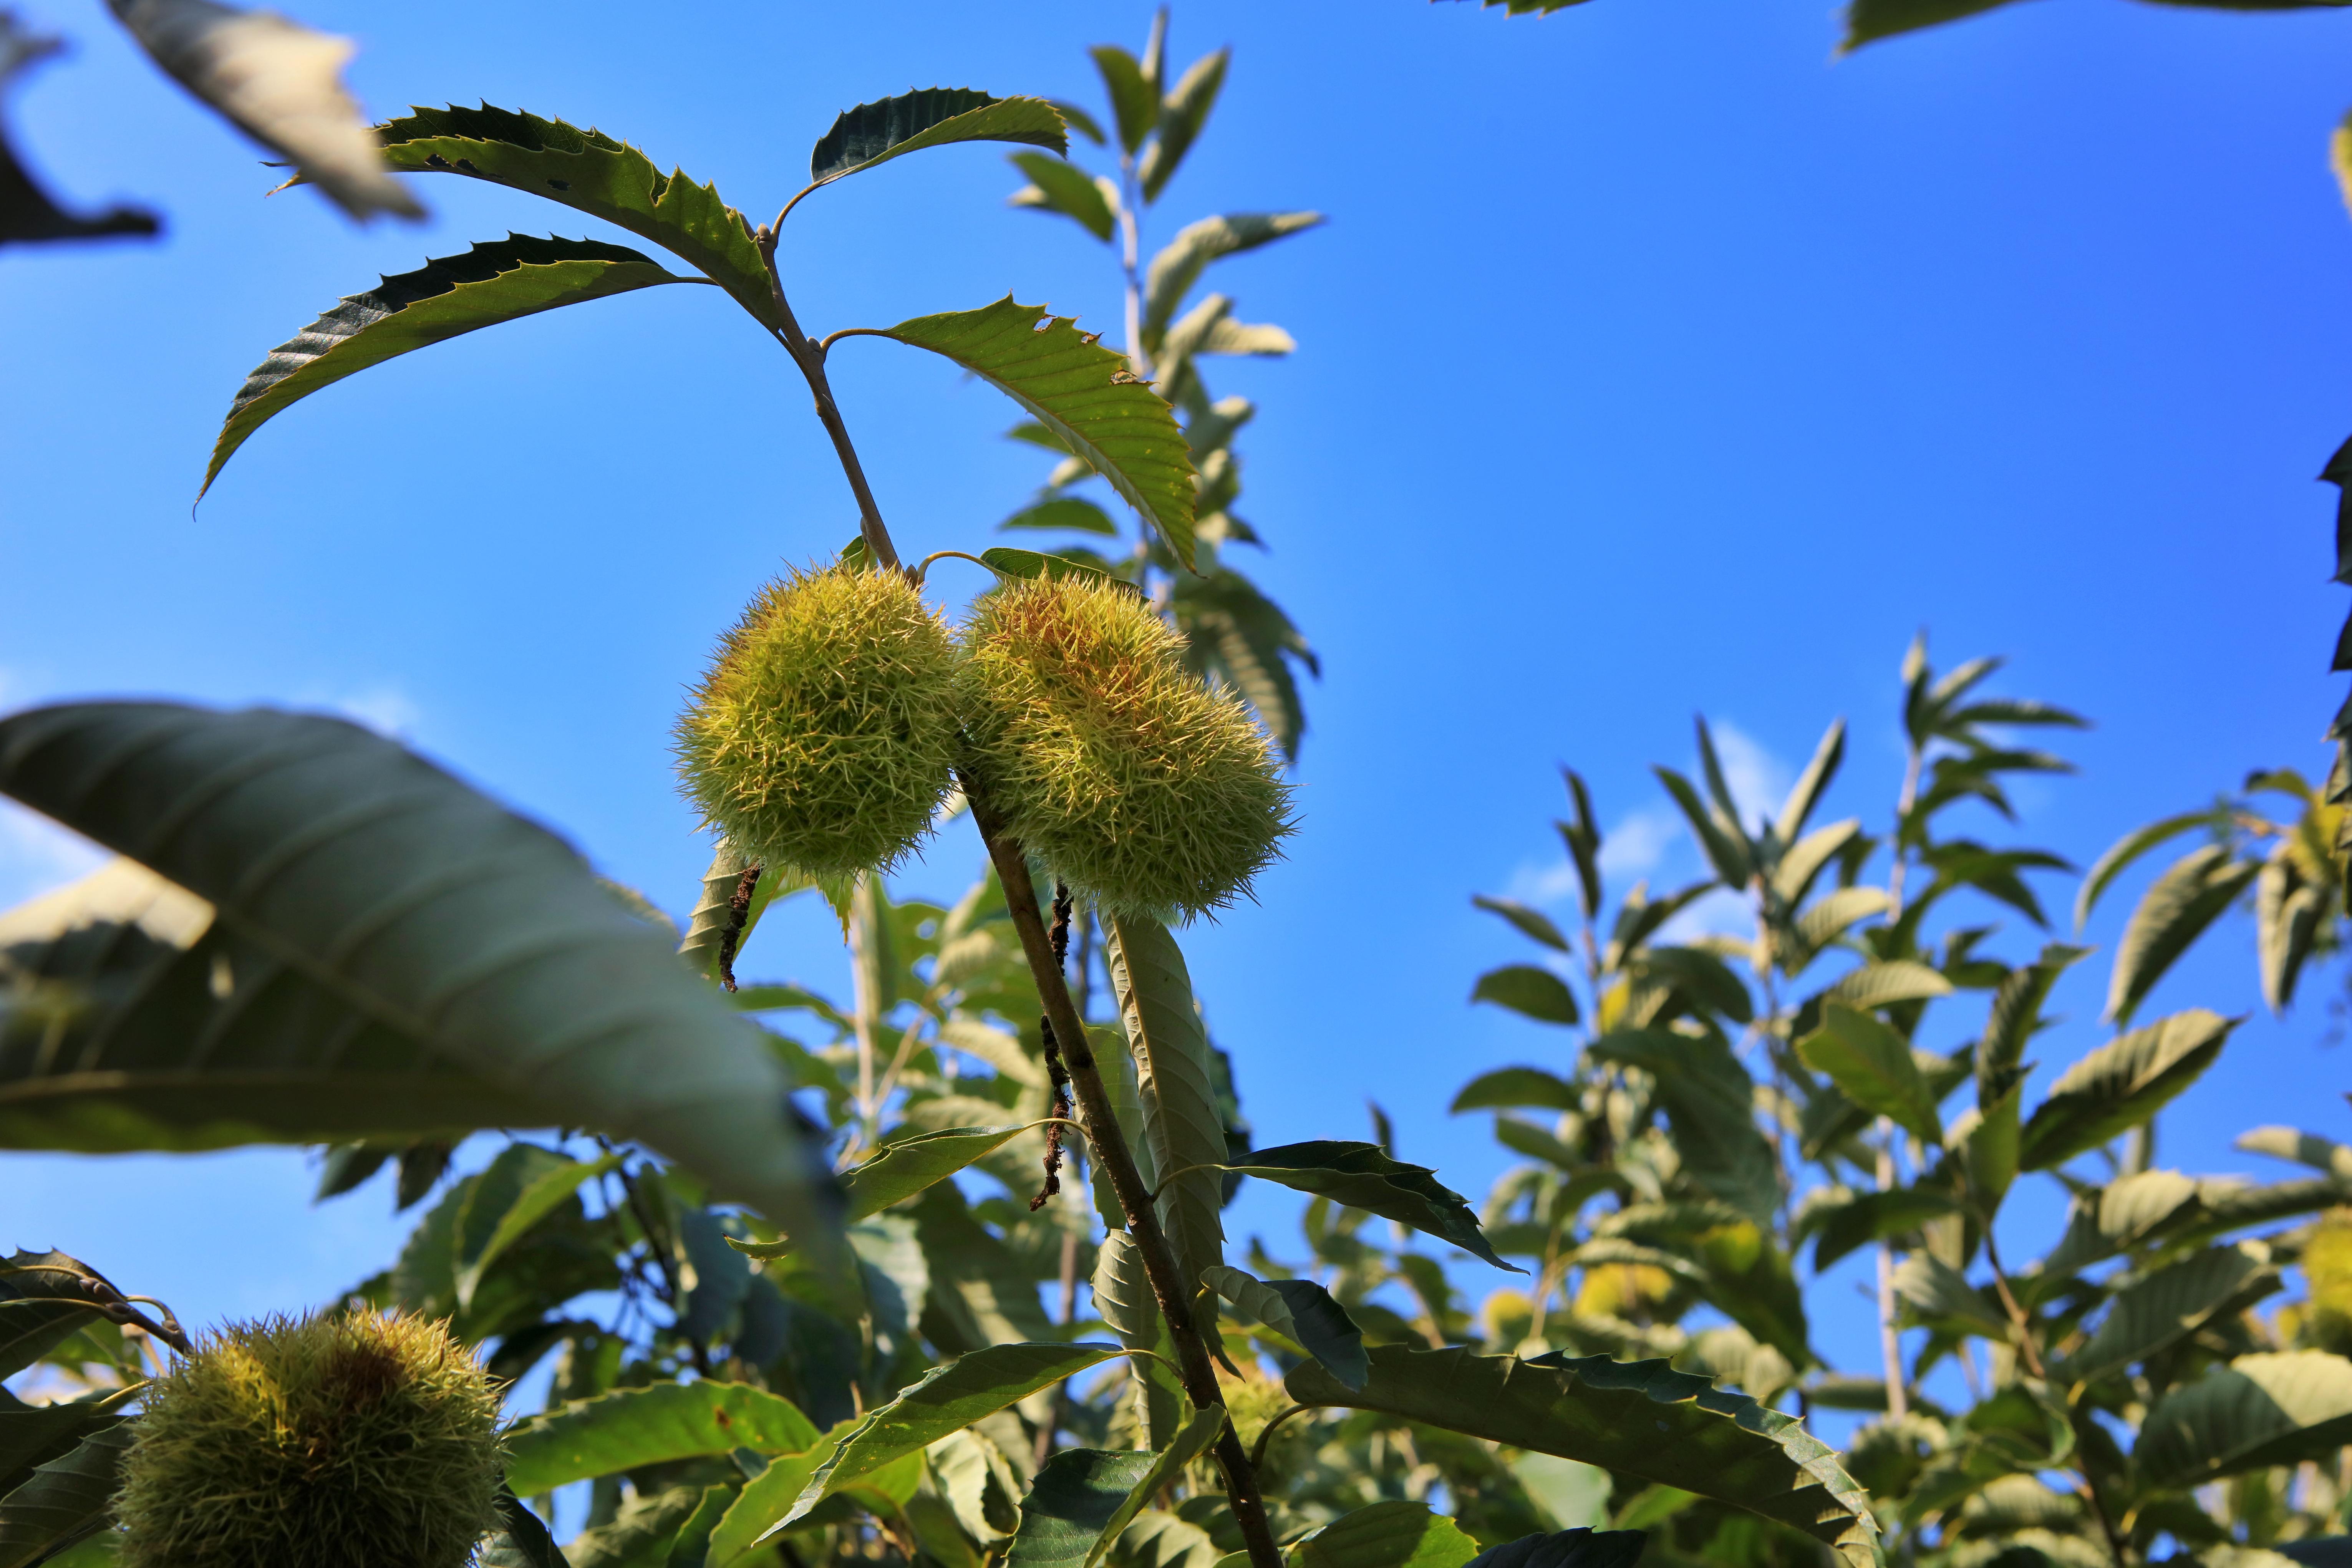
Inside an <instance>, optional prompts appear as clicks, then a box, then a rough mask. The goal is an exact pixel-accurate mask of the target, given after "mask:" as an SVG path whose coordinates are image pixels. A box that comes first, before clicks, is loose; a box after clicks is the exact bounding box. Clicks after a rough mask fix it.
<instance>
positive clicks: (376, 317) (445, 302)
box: [197, 234, 688, 500]
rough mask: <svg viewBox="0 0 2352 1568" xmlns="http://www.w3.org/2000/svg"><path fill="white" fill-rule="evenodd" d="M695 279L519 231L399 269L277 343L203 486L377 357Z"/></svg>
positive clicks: (617, 253) (587, 243)
mask: <svg viewBox="0 0 2352 1568" xmlns="http://www.w3.org/2000/svg"><path fill="white" fill-rule="evenodd" d="M686 281H688V279H683V278H679V277H677V276H675V275H674V274H672V273H669V272H667V271H665V270H664V269H663V268H661V266H660V265H659V264H658V263H656V261H655V260H654V259H653V258H651V257H649V256H644V255H641V254H639V253H638V252H636V251H634V250H631V249H629V248H628V247H626V246H620V245H606V244H604V242H603V241H601V240H593V239H534V238H532V237H530V236H528V235H520V234H510V235H509V236H508V237H506V238H504V239H502V240H497V241H494V242H491V243H488V244H484V245H477V246H475V247H473V248H472V249H471V250H468V251H467V252H466V254H465V255H463V256H444V257H438V258H435V259H433V260H431V261H428V262H426V263H425V265H424V266H423V267H420V268H417V269H416V270H415V271H414V272H402V273H396V274H394V275H393V276H392V277H388V278H386V279H383V281H382V282H380V283H378V284H377V285H376V286H375V287H374V288H373V289H368V290H367V291H366V292H364V293H361V294H347V295H345V296H344V297H343V300H342V302H341V303H340V304H338V305H337V306H336V307H335V308H334V309H333V310H329V311H328V312H327V313H326V314H325V315H323V316H320V318H319V319H318V320H317V321H313V322H311V323H310V325H309V326H307V327H305V328H303V329H302V331H300V332H299V333H297V334H296V335H295V336H293V337H291V338H289V339H288V340H287V341H286V342H282V343H280V344H278V346H277V347H276V348H274V349H272V350H270V351H269V357H268V359H265V360H263V361H262V362H261V363H260V364H259V365H257V367H255V369H254V372H253V374H250V375H248V376H247V377H246V378H245V384H244V385H243V386H242V387H239V388H238V389H237V394H236V397H235V398H233V399H231V400H230V403H229V408H228V418H227V419H226V421H224V422H223V424H222V425H221V430H220V435H219V436H218V437H215V439H214V441H213V455H212V460H211V461H210V462H209V463H207V464H206V465H205V482H204V489H203V490H199V491H198V492H197V499H198V500H202V499H203V495H204V490H209V489H212V485H213V480H214V479H216V478H218V477H219V475H220V471H221V468H222V467H223V466H224V465H226V463H227V462H228V460H229V458H230V457H231V456H232V455H233V454H235V452H236V449H237V448H238V447H242V446H243V445H245V442H246V439H247V437H250V436H251V435H252V434H253V433H254V432H255V431H256V430H258V429H260V428H261V426H262V425H263V424H264V423H266V422H267V421H268V419H269V418H270V416H273V415H276V414H278V413H280V412H282V411H283V410H285V409H286V408H288V407H289V406H291V405H293V404H295V403H297V402H299V400H301V399H302V398H305V397H308V396H310V394H312V393H314V392H317V391H319V390H320V389H321V388H323V387H326V386H330V385H332V384H334V383H336V382H338V381H341V380H342V379H343V377H345V376H347V375H356V374H359V373H360V372H361V371H363V370H365V369H367V368H368V367H369V366H370V365H375V364H382V363H383V362H384V361H385V360H388V359H392V358H394V356H396V355H399V354H404V353H409V352H410V351H411V350H413V349H421V348H425V347H427V346H428V345H430V344H433V343H439V342H447V341H448V340H450V339H451V338H455V337H461V336H463V335H464V334H465V333H467V332H470V331H478V329H480V328H483V327H494V326H497V325H498V324H499V323H500V322H501V321H520V320H521V319H522V318H523V317H525V316H534V315H537V314H538V313H539V312H540V311H541V310H554V309H555V308H556V307H558V306H559V305H577V304H580V303H581V302H583V300H603V299H606V298H609V297H610V296H612V295H614V294H626V293H630V292H633V291H634V290H635V289H650V288H652V287H654V286H655V285H656V284H659V283H684V282H686Z"/></svg>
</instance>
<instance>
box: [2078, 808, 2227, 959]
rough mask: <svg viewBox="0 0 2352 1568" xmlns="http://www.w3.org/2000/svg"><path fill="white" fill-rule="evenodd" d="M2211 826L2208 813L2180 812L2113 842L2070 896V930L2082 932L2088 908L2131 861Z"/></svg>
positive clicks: (2087, 917) (2210, 816)
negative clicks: (2081, 886)
mask: <svg viewBox="0 0 2352 1568" xmlns="http://www.w3.org/2000/svg"><path fill="white" fill-rule="evenodd" d="M2212 825H2213V813H2212V812H2211V811H2210V810H2207V811H2184V812H2182V813H2181V814H2180V815H2179V816H2168V817H2166V818H2165V819H2164V820H2163V821H2161V822H2151V823H2149V824H2148V825H2147V826H2145V827H2142V828H2139V829H2137V830H2136V831H2134V832H2131V833H2127V834H2126V835H2124V837H2121V838H2118V839H2116V842H2115V843H2114V844H2112V845H2110V846H2108V847H2107V852H2106V853H2105V854H2104V855H2102V856H2100V857H2099V858H2097V859H2096V860H2094V861H2092V862H2091V868H2090V869H2089V870H2088V871H2085V872H2084V874H2083V888H2082V890H2081V891H2080V892H2078V893H2076V894H2075V895H2074V929H2075V930H2076V931H2081V930H2082V929H2083V926H2084V923H2085V922H2086V921H2089V920H2090V918H2091V909H2092V906H2093V905H2095V904H2096V903H2097V902H2098V901H2099V895H2100V894H2102V893H2104V892H2105V891H2106V890H2107V889H2108V887H2109V886H2110V885H2111V884H2112V883H2113V882H2114V881H2115V879H2116V878H2117V877H2120V876H2122V875H2123V874H2124V872H2125V871H2126V869H2128V868H2130V866H2131V864H2132V862H2133V861H2135V860H2137V859H2138V858H2140V857H2141V856H2143V855H2145V854H2147V852H2148V851H2149V850H2151V849H2153V848H2155V847H2157V846H2158V845H2159V844H2162V843H2165V842H2167V841H2168V840H2170V839H2174V838H2178V837H2180V836H2181V835H2182V834H2184V833H2188V832H2191V831H2193V830H2194V829H2196V828H2200V827H2210V826H2212Z"/></svg>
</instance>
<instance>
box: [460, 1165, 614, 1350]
mask: <svg viewBox="0 0 2352 1568" xmlns="http://www.w3.org/2000/svg"><path fill="white" fill-rule="evenodd" d="M622 1159H623V1156H621V1155H619V1154H606V1155H604V1156H603V1157H602V1158H601V1159H596V1160H591V1161H587V1162H585V1163H583V1162H581V1161H578V1160H568V1159H565V1158H564V1157H563V1156H562V1155H561V1154H551V1153H549V1152H547V1151H546V1150H544V1149H538V1148H534V1147H532V1146H531V1145H530V1144H528V1143H515V1144H510V1145H509V1146H508V1147H507V1148H505V1149H503V1150H501V1151H500V1152H499V1157H498V1158H497V1159H496V1160H494V1161H492V1162H491V1163H490V1167H489V1169H488V1170H487V1171H485V1172H483V1173H482V1175H483V1180H482V1182H481V1183H479V1184H477V1185H476V1186H475V1188H474V1190H473V1193H472V1194H471V1196H470V1197H469V1198H468V1200H467V1209H466V1215H465V1218H464V1221H463V1224H464V1227H465V1229H466V1231H467V1234H468V1236H480V1235H481V1232H482V1230H483V1228H484V1226H485V1223H486V1222H487V1225H488V1235H487V1236H481V1240H480V1245H479V1247H478V1248H477V1249H475V1250H472V1251H470V1252H469V1253H468V1254H467V1256H466V1257H464V1258H460V1259H459V1260H458V1264H457V1278H456V1284H457V1305H458V1307H459V1309H460V1310H463V1309H464V1308H466V1307H468V1306H471V1305H472V1304H473V1300H474V1292H475V1290H476V1289H478V1288H479V1287H480V1285H481V1282H482V1276H483V1275H485V1274H487V1273H488V1271H489V1268H490V1265H491V1264H493V1263H495V1262H497V1261H498V1260H499V1257H500V1256H501V1255H502V1254H504V1253H505V1251H506V1250H507V1248H508V1247H512V1246H513V1245H514V1244H515V1243H516V1242H518V1241H520V1240H521V1239H522V1238H523V1236H524V1233H526V1232H527V1231H529V1230H530V1227H531V1226H535V1225H537V1224H538V1223H539V1222H540V1221H541V1220H542V1219H545V1218H546V1217H547V1216H548V1215H550V1214H552V1213H553V1212H554V1211H555V1208H556V1206H557V1205H560V1204H562V1202H563V1201H564V1200H565V1199H567V1198H569V1197H571V1196H572V1194H574V1193H576V1192H578V1191H579V1190H580V1188H581V1185H582V1184H583V1183H586V1182H591V1181H593V1180H594V1179H595V1178H597V1177H598V1176H601V1175H603V1174H604V1173H605V1172H607V1171H613V1170H617V1169H619V1168H620V1165H621V1162H622Z"/></svg>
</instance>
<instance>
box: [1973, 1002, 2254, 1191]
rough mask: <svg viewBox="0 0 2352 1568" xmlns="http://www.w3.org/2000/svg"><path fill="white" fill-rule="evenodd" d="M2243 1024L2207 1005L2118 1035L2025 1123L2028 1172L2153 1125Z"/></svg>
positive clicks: (2079, 1065)
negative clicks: (2210, 1010) (2143, 1124)
mask: <svg viewBox="0 0 2352 1568" xmlns="http://www.w3.org/2000/svg"><path fill="white" fill-rule="evenodd" d="M2235 1027H2237V1025H2236V1024H2235V1023H2234V1022H2232V1021H2231V1020H2230V1019H2227V1018H2224V1017H2221V1016H2219V1015H2218V1014H2213V1013H2208V1012H2206V1011H2205V1010H2204V1009H2203V1008H2201V1007H2200V1008H2192V1009H2190V1010H2189V1011H2188V1012H2186V1013H2175V1014H2173V1015H2172V1016H2170V1017H2168V1018H2165V1019H2162V1020H2160V1021H2159V1022H2157V1023H2154V1024H2150V1025H2149V1026H2147V1027H2146V1028H2144V1029H2134V1030H2133V1031H2132V1032H2131V1033H2130V1034H2128V1035H2123V1036H2119V1037H2116V1038H2115V1039H2113V1040H2110V1041H2108V1042H2107V1043H2106V1044H2105V1045H2104V1046H2101V1047H2099V1048H2098V1049H2097V1050H2095V1051H2093V1052H2092V1053H2091V1054H2090V1055H2089V1056H2086V1057H2084V1058H2083V1059H2082V1060H2081V1061H2078V1062H2076V1063H2075V1064H2074V1066H2073V1067H2071V1068H2067V1069H2066V1071H2065V1074H2064V1075H2063V1077H2061V1078H2060V1079H2058V1081H2057V1082H2056V1083H2053V1084H2052V1085H2051V1086H2050V1098H2049V1099H2047V1100H2043V1101H2042V1103H2041V1104H2040V1105H2039V1106H2037V1107H2036V1108H2035V1109H2034V1112H2033V1116H2032V1120H2030V1121H2027V1122H2026V1124H2025V1131H2024V1135H2023V1142H2022V1143H2021V1147H2020V1150H2019V1154H2018V1164H2019V1166H2020V1168H2021V1169H2023V1170H2028V1171H2046V1170H2049V1169H2051V1168H2052V1167H2053V1166H2056V1165H2063V1164H2064V1163H2066V1162H2067V1161H2069V1160H2071V1159H2073V1158H2074V1156H2075V1155H2077V1154H2080V1153H2083V1152H2085V1151H2086V1150H2091V1149H2095V1148H2097V1147H2098V1146H2099V1145H2100V1144H2102V1143H2104V1142H2106V1141H2107V1140H2108V1139H2110V1138H2113V1137H2115V1136H2116V1134H2117V1133H2120V1132H2126V1131H2130V1130H2131V1129H2132V1128H2134V1127H2137V1126H2138V1125H2139V1124H2140V1123H2141V1122H2143V1121H2147V1119H2148V1118H2149V1117H2151V1116H2153V1115H2155V1114H2156V1113H2157V1111H2158V1110H2160V1109H2162V1108H2163V1106H2164V1105H2165V1104H2166V1103H2167V1102H2168V1101H2169V1100H2171V1099H2172V1098H2173V1097H2174V1096H2175V1095H2178V1094H2179V1093H2180V1091H2181V1090H2183V1089H2187V1088H2188V1087H2189V1085H2190V1084H2192V1083H2194V1082H2195V1081H2197V1079H2198V1077H2199V1076H2200V1074H2202V1073H2203V1072H2204V1070H2205V1069H2206V1068H2209V1067H2210V1066H2212V1065H2213V1058H2216V1057H2218V1056H2220V1055H2221V1044H2222V1042H2223V1041H2225V1040H2227V1039H2228V1038H2229V1037H2230V1031H2231V1029H2233V1028H2235Z"/></svg>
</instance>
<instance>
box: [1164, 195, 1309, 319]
mask: <svg viewBox="0 0 2352 1568" xmlns="http://www.w3.org/2000/svg"><path fill="white" fill-rule="evenodd" d="M1322 221H1323V215H1322V214H1321V213H1311V212H1300V213H1229V214H1226V215H1224V216H1219V217H1204V218H1202V219H1201V221H1200V222H1198V223H1192V224H1187V225H1185V226H1183V227H1182V228H1181V229H1178V230H1177V231H1176V237H1175V238H1174V239H1172V240H1171V241H1169V242H1168V244H1167V246H1166V247H1164V248H1163V249H1162V250H1161V251H1160V254H1159V255H1157V256H1155V257H1153V258H1151V266H1150V270H1149V271H1148V272H1147V273H1146V274H1145V276H1144V281H1143V341H1144V344H1145V346H1147V347H1149V348H1152V349H1154V350H1156V349H1157V348H1158V346H1159V343H1160V337H1161V335H1162V334H1163V333H1165V332H1166V331H1167V330H1168V324H1169V323H1170V322H1171V321H1174V320H1175V319H1176V312H1177V311H1178V310H1181V309H1182V308H1183V304H1184V297H1185V296H1186V295H1187V294H1190V293H1191V292H1192V285H1193V284H1195V283H1197V282H1199V281H1200V280H1201V273H1202V270H1203V269H1204V268H1207V267H1208V265H1209V263H1211V262H1213V261H1215V260H1218V259H1220V258H1223V257H1227V256H1234V255H1238V254H1239V253H1240V252H1242V251H1244V250H1255V249H1256V248H1257V247H1259V246H1261V245H1270V244H1272V243H1273V242H1274V241H1276V240H1277V239H1282V238H1285V237H1287V236H1290V235H1294V234H1298V233H1301V232H1303V231H1305V230H1307V229H1310V228H1313V227H1314V226H1316V225H1317V224H1319V223H1321V222H1322Z"/></svg>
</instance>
